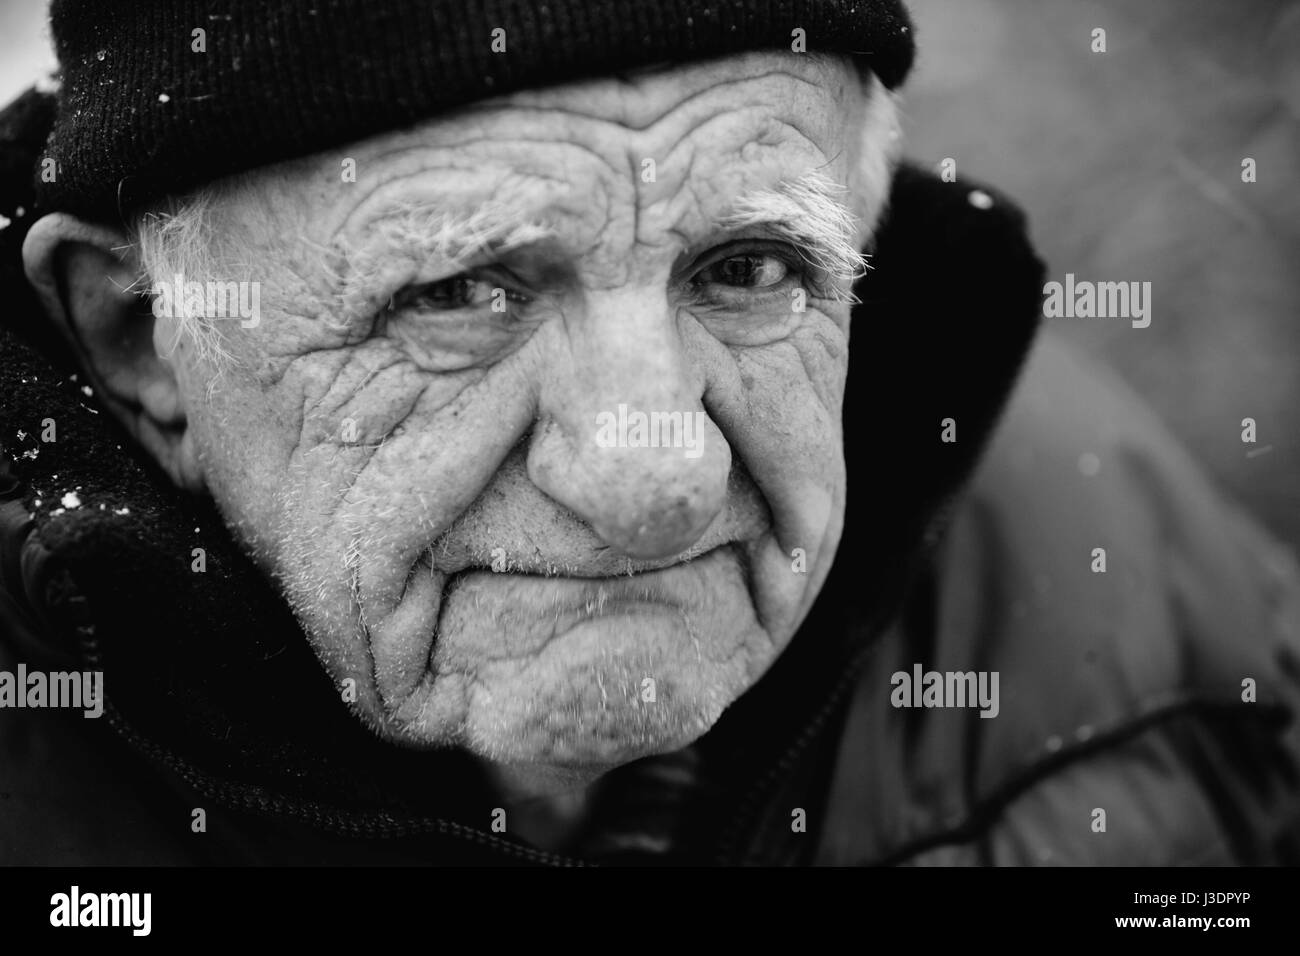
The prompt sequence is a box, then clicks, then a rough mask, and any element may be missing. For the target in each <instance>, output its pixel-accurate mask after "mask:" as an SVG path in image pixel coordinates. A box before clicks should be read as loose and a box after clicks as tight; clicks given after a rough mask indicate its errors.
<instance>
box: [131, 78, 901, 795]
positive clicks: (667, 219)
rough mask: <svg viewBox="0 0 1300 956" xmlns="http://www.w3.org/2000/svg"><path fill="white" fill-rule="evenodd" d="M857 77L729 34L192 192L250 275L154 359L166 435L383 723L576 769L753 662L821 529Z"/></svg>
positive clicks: (832, 521)
mask: <svg viewBox="0 0 1300 956" xmlns="http://www.w3.org/2000/svg"><path fill="white" fill-rule="evenodd" d="M884 96H885V94H884V93H883V91H881V90H880V89H879V88H878V87H877V89H876V90H875V92H874V94H873V95H872V97H871V99H872V100H873V101H874V100H878V99H882V98H883V97H884ZM868 99H869V97H868V95H867V93H866V92H864V91H863V89H862V88H861V85H860V82H859V80H858V79H857V78H856V76H855V75H854V74H853V73H852V72H851V70H850V69H849V68H848V67H846V66H845V65H842V64H840V63H838V62H831V61H823V60H819V59H814V58H812V57H802V56H792V55H789V54H777V53H771V54H751V55H747V56H743V57H735V58H730V59H727V60H722V61H716V62H713V63H709V64H703V65H696V66H690V67H678V68H674V69H672V70H670V71H661V72H656V73H652V74H649V75H643V76H641V77H638V78H635V79H631V80H626V79H621V80H613V79H610V80H601V81H594V82H590V83H583V84H581V85H575V86H571V87H564V88H557V89H550V90H544V91H529V92H527V93H522V94H517V95H513V96H510V97H507V98H503V99H499V100H496V101H493V102H491V103H487V104H483V105H480V106H476V107H474V108H472V109H467V110H465V111H463V112H460V113H457V114H455V115H453V116H448V117H442V118H439V119H437V120H435V121H431V122H426V123H423V124H421V125H419V126H416V127H414V128H412V129H410V130H407V131H402V132H397V133H391V134H385V135H382V136H376V137H374V138H372V139H368V140H366V141H364V142H361V143H357V144H354V145H353V146H350V147H347V148H346V149H341V150H338V151H332V152H329V153H321V154H318V155H316V156H313V157H311V158H310V159H307V160H302V161H295V162H292V163H288V164H283V165H280V166H276V167H268V168H264V169H261V170H258V171H257V172H256V173H255V174H253V175H252V176H249V177H247V178H245V179H242V180H239V181H237V182H235V183H234V184H232V185H231V186H230V188H227V189H224V190H223V191H222V192H221V193H220V195H221V198H220V201H219V202H217V204H216V205H215V207H214V208H213V209H212V211H211V212H212V220H211V221H212V223H213V225H214V227H215V229H216V231H217V234H218V235H219V236H220V237H221V244H222V245H223V246H224V247H225V250H226V252H227V253H231V254H236V255H237V256H238V257H239V258H238V261H239V262H240V263H242V265H240V266H238V267H237V268H231V267H230V266H229V265H228V264H227V266H225V267H224V268H225V271H224V272H223V271H222V268H223V267H219V266H217V265H215V263H216V261H217V260H216V259H215V258H214V259H213V260H212V261H213V263H214V265H213V268H212V273H213V274H212V275H210V276H208V277H205V278H212V279H251V280H256V281H260V282H261V284H262V286H261V310H262V314H261V319H260V322H259V323H258V324H257V325H256V326H253V327H249V328H241V327H240V326H239V325H238V324H236V323H226V324H223V325H222V327H221V330H220V334H221V337H222V345H223V347H224V348H225V349H226V350H228V351H229V352H230V353H231V354H232V356H233V358H234V361H235V364H234V365H231V366H229V367H226V368H224V369H222V370H221V372H220V375H219V377H218V379H217V382H216V384H215V386H213V387H211V388H209V387H208V386H209V385H210V380H211V379H212V376H213V373H214V370H215V369H216V367H217V366H216V365H215V364H214V363H212V362H211V361H209V360H207V359H204V358H202V357H201V356H200V354H199V351H198V350H196V349H195V348H194V347H193V344H192V343H189V342H188V341H186V340H183V341H185V344H183V345H182V346H181V347H180V349H179V350H178V351H177V352H175V353H174V354H173V355H172V361H174V362H175V364H176V367H177V374H178V377H179V379H180V381H181V386H182V389H183V391H184V403H185V406H186V411H187V415H188V425H189V428H190V429H191V439H192V441H194V442H195V444H196V446H197V448H198V449H199V455H200V460H201V462H202V467H203V472H204V480H205V481H206V484H207V486H208V488H209V489H210V491H211V493H212V494H213V496H214V497H215V499H216V500H217V502H218V504H219V505H220V507H221V509H222V510H223V512H224V514H225V515H226V516H227V518H228V520H229V521H230V522H231V524H232V526H233V527H234V528H235V529H236V531H237V533H238V534H239V535H240V537H241V538H242V540H243V541H244V542H245V543H246V545H247V546H248V547H249V548H250V550H251V551H252V553H253V554H254V555H255V557H256V558H257V560H258V561H259V562H260V563H261V564H262V566H263V567H264V568H265V569H266V570H267V571H268V572H269V573H271V574H272V575H273V576H274V577H275V579H276V580H277V581H278V582H279V583H280V585H281V587H282V588H283V590H284V592H285V594H286V596H287V598H288V599H289V601H290V602H291V603H292V605H293V606H294V608H295V609H296V611H297V613H298V615H299V617H300V619H301V620H302V622H303V624H304V625H305V627H306V629H307V631H308V633H309V635H310V636H311V638H312V640H313V643H314V646H315V647H316V650H317V652H318V654H319V656H320V657H321V659H322V661H323V662H324V664H325V665H326V667H327V668H328V670H329V672H330V673H331V675H332V677H333V678H334V680H335V682H336V683H337V684H338V685H339V686H340V688H348V687H351V686H353V685H349V684H347V683H346V682H347V681H348V680H349V679H351V681H353V682H354V686H355V694H356V699H357V707H358V709H359V711H360V713H361V714H362V716H363V717H364V718H365V719H367V720H368V722H370V723H371V724H373V726H374V727H375V728H376V730H378V731H379V732H380V733H381V734H383V735H384V736H386V737H389V738H390V739H394V740H398V741H401V742H403V743H406V744H411V745H416V746H446V745H458V746H462V747H464V748H466V749H468V750H469V751H471V752H473V753H475V754H477V755H479V756H481V757H483V758H485V759H487V760H488V761H490V762H492V763H493V764H496V765H500V766H506V767H516V768H532V769H533V770H534V771H537V772H541V773H545V774H552V775H555V774H558V775H559V776H561V777H565V778H567V779H584V778H590V777H593V776H595V775H598V774H600V773H602V772H604V771H606V770H608V769H610V768H612V767H614V766H617V765H619V764H622V763H625V762H627V761H629V760H632V759H635V758H637V757H641V756H645V755H648V754H653V753H661V752H665V751H668V750H672V749H676V748H678V747H681V746H684V745H686V744H688V743H690V742H691V741H692V740H694V739H695V738H697V737H698V736H700V735H701V734H702V733H704V732H705V731H706V730H707V729H708V728H709V727H710V726H711V725H712V724H713V723H714V721H716V720H717V718H718V716H719V714H720V713H721V712H722V710H723V709H724V708H725V707H726V706H727V705H728V704H730V703H731V702H732V701H734V700H735V699H736V698H737V697H738V696H739V695H740V694H742V693H743V692H744V691H745V690H746V689H747V688H749V687H750V686H751V685H752V684H753V683H754V682H755V681H756V680H757V679H758V678H759V677H760V676H761V675H762V673H763V672H764V671H765V670H766V668H767V667H768V666H769V665H771V664H772V662H773V661H774V660H775V658H776V657H777V656H778V655H779V654H780V653H781V651H782V649H783V648H784V647H785V645H786V644H787V642H788V641H789V640H790V638H791V636H792V634H793V633H794V630H795V628H796V627H797V625H798V624H799V622H800V621H801V619H802V618H803V616H804V615H805V614H806V612H807V610H808V608H809V606H810V604H811V602H812V600H813V598H814V597H815V595H816V592H817V590H818V589H819V587H820V586H821V583H822V581H823V580H824V578H825V575H826V572H827V570H828V567H829V564H830V562H831V559H832V557H833V554H834V551H835V548H836V545H837V543H838V539H839V535H840V530H841V525H842V515H843V510H844V493H845V487H844V486H845V478H844V474H845V472H844V461H843V452H842V434H841V427H840V407H841V399H842V394H843V387H844V379H845V370H846V364H847V348H848V321H849V305H848V304H847V298H848V292H849V287H850V285H851V275H850V274H849V273H850V272H851V258H848V257H846V255H845V250H846V249H847V250H848V252H852V251H854V250H855V249H857V248H860V246H861V244H862V243H863V242H864V241H865V239H866V237H867V234H868V227H869V226H870V222H869V221H868V220H869V219H870V218H871V217H872V216H874V214H875V211H876V210H878V208H879V204H880V202H881V200H882V198H883V197H882V196H881V192H882V190H883V187H884V181H883V177H868V178H867V179H862V178H860V176H861V173H860V171H861V170H862V169H864V168H868V167H871V166H872V164H873V162H874V163H875V165H876V167H877V168H883V162H884V161H883V156H884V154H885V152H886V151H887V144H886V143H883V142H880V141H879V140H880V139H881V138H883V139H885V140H887V139H888V132H889V127H888V126H885V127H884V128H883V133H884V136H883V137H882V136H879V135H877V136H876V137H875V139H876V141H875V142H864V123H865V122H866V117H867V116H868V115H869V114H871V113H872V112H873V110H874V111H876V113H877V115H882V114H880V111H881V109H882V107H881V106H880V104H879V103H877V104H876V105H875V106H871V105H869V103H868ZM871 150H876V151H878V152H879V153H880V157H877V158H876V159H874V160H873V159H872V158H871V157H870V156H868V155H867V153H868V152H870V151H871ZM348 160H351V161H354V163H355V170H356V175H355V182H353V181H349V180H350V179H351V177H350V176H349V175H345V172H346V170H347V169H348V166H349V164H348V162H347V161H348ZM828 186H839V187H847V191H845V192H843V193H842V195H839V196H838V197H837V196H836V195H835V193H834V191H833V190H829V191H828V189H827V187H828ZM828 192H829V193H830V194H829V195H828ZM836 198H839V199H841V200H842V201H843V202H844V203H845V204H847V205H848V206H849V208H850V210H851V211H852V212H853V213H855V214H856V215H857V216H858V221H857V222H856V223H854V222H852V221H851V220H850V221H844V220H842V219H840V218H837V216H836V214H835V201H834V200H835V199H836ZM167 278H168V277H165V276H155V277H154V279H155V281H166V279H167ZM186 278H193V277H190V276H187V277H186ZM620 406H622V410H621V411H620ZM651 413H661V414H662V413H669V415H672V414H673V413H676V419H675V421H672V420H671V419H670V421H672V426H673V427H671V428H669V429H668V430H666V431H661V430H660V427H656V426H661V425H662V423H663V421H664V420H663V419H662V418H653V419H652V417H651ZM638 414H643V415H645V419H646V425H647V427H645V428H643V429H638V428H637V427H636V426H637V423H638V421H639V419H638V417H637V416H638ZM623 423H626V427H625V426H624V424H623ZM656 446H658V447H656ZM674 446H675V447H674ZM345 696H348V695H346V694H345Z"/></svg>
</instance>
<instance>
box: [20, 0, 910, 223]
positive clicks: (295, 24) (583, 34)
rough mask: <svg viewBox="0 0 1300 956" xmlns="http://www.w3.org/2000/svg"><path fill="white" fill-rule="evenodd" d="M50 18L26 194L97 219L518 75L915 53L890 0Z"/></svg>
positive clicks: (216, 7) (650, 0)
mask: <svg viewBox="0 0 1300 956" xmlns="http://www.w3.org/2000/svg"><path fill="white" fill-rule="evenodd" d="M50 16H51V26H52V29H53V33H54V37H55V45H56V48H57V53H58V58H59V63H60V64H61V67H62V91H61V93H60V95H59V103H58V115H57V118H56V120H55V123H54V127H53V131H52V132H51V134H50V137H49V140H48V142H47V143H46V146H45V151H44V155H43V156H42V157H41V159H42V161H44V160H46V159H53V160H54V165H53V169H54V176H53V181H46V180H48V179H49V173H48V170H49V169H50V164H48V163H45V164H44V165H43V166H42V167H38V169H37V182H36V186H35V188H36V205H37V208H38V210H39V211H42V212H44V211H53V210H66V211H70V212H74V213H77V214H79V215H82V216H85V217H87V218H99V219H116V218H117V216H118V215H119V213H120V212H121V210H123V209H129V208H133V207H137V206H139V205H141V204H143V203H147V202H149V201H151V200H153V199H156V198H159V197H160V196H162V195H165V194H167V193H174V192H182V191H185V190H187V189H189V188H191V187H193V186H196V185H198V184H200V183H202V182H204V181H207V180H210V179H214V178H217V177H220V176H224V175H227V174H230V173H235V172H240V171H242V170H246V169H251V168H253V167H256V166H260V165H263V164H266V163H270V162H275V161H278V160H283V159H288V158H291V157H294V156H300V155H304V154H309V153H312V152H316V151H319V150H322V149H325V148H328V147H330V146H336V145H341V144H344V143H347V142H351V141H353V140H357V139H362V138H364V137H366V136H369V135H372V134H375V133H378V132H381V131H384V130H390V129H395V128H399V127H402V126H405V125H408V124H410V123H412V122H415V121H417V120H421V119H424V118H426V117H428V116H431V115H433V114H436V113H439V112H441V111H444V110H448V109H451V108H454V107H457V106H463V105H465V104H467V103H470V102H473V101H475V100H478V99H482V98H485V97H489V96H494V95H498V94H502V93H507V92H510V91H512V90H517V89H521V88H527V87H536V86H544V85H548V84H552V83H557V82H564V81H567V80H574V79H578V78H581V77H584V76H597V75H602V74H614V73H620V72H626V71H628V70H631V69H635V68H637V67H640V66H648V65H652V64H657V63H661V62H665V61H679V60H700V59H705V58H709V57H713V56H720V55H724V54H728V53H735V52H740V51H744V50H751V49H761V48H784V49H787V50H795V49H796V46H795V44H796V43H797V42H800V41H801V45H803V46H805V48H806V50H807V52H809V53H819V52H820V53H839V54H846V55H851V56H853V57H854V58H855V60H856V62H858V63H859V64H860V65H861V66H862V67H863V68H866V69H870V70H871V71H873V72H874V73H875V74H876V75H877V76H878V77H879V78H880V80H881V82H883V83H884V85H885V86H886V87H890V88H892V87H894V86H896V85H897V84H899V83H901V82H902V80H903V78H904V77H905V76H906V74H907V72H908V69H909V68H910V67H911V63H912V56H913V42H912V29H911V22H910V20H909V18H908V15H907V12H906V10H905V9H904V7H903V4H902V0H623V2H616V0H130V2H128V0H116V2H114V0H54V2H53V4H52V7H51V14H50ZM797 30H802V31H803V32H802V34H799V33H796V32H795V31H797ZM198 31H202V33H200V32H198ZM502 31H504V32H502ZM503 48H504V49H503ZM792 55H795V53H793V52H792ZM42 171H46V176H45V177H44V178H41V177H40V173H41V172H42Z"/></svg>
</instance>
